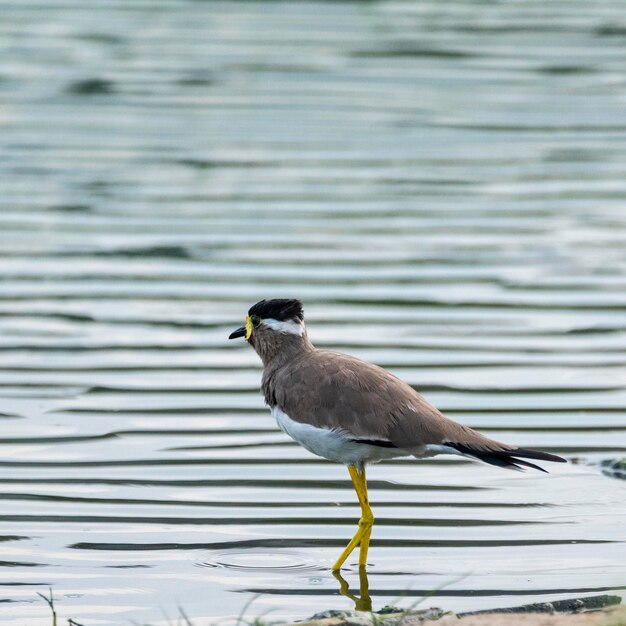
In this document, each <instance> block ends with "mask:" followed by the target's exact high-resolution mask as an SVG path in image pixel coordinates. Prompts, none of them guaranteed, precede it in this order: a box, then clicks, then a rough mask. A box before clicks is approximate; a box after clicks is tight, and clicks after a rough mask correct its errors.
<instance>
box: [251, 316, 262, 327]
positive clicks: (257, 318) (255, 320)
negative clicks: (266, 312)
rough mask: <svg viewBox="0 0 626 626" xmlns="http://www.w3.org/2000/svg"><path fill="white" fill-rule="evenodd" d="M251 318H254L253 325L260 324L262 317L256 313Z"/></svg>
mask: <svg viewBox="0 0 626 626" xmlns="http://www.w3.org/2000/svg"><path fill="white" fill-rule="evenodd" d="M250 319H251V320H252V325H253V326H258V325H259V324H260V323H261V318H260V317H258V316H256V315H253V316H252V317H251V318H250Z"/></svg>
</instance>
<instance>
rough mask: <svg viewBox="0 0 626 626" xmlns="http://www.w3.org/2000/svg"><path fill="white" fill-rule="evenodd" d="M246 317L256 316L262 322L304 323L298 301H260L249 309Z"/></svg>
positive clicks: (300, 304)
mask: <svg viewBox="0 0 626 626" xmlns="http://www.w3.org/2000/svg"><path fill="white" fill-rule="evenodd" d="M248 315H250V316H252V315H256V316H257V317H260V318H261V319H262V320H264V319H274V320H279V321H281V322H286V321H288V320H297V321H298V322H303V321H304V311H303V310H302V302H300V300H286V299H282V300H261V301H260V302H257V303H256V304H255V305H254V306H252V307H250V310H249V311H248Z"/></svg>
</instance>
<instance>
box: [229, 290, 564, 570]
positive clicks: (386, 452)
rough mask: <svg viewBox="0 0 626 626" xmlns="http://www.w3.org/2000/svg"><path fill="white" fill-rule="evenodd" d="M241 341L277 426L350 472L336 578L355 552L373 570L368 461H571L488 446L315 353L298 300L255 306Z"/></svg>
mask: <svg viewBox="0 0 626 626" xmlns="http://www.w3.org/2000/svg"><path fill="white" fill-rule="evenodd" d="M238 337H245V339H246V341H248V343H249V344H250V345H251V346H252V347H253V348H254V349H255V351H256V352H257V354H258V355H259V356H260V357H261V361H262V362H263V376H262V380H261V388H262V391H263V395H264V396H265V402H266V403H267V404H268V406H269V407H270V409H271V411H272V415H273V416H274V417H275V419H276V421H277V423H278V426H279V427H280V428H281V429H282V430H283V431H284V432H285V433H287V435H289V436H290V437H291V438H292V439H294V440H295V441H297V442H298V443H299V444H300V445H301V446H303V447H304V448H306V449H307V450H309V451H310V452H312V453H313V454H317V455H318V456H321V457H323V458H325V459H328V460H329V461H335V462H337V463H343V464H344V465H347V467H348V472H349V473H350V478H351V479H352V483H353V485H354V489H355V491H356V495H357V497H358V499H359V504H360V505H361V519H360V520H359V525H358V529H357V531H356V534H355V535H354V537H352V539H351V540H350V542H349V543H348V545H347V546H346V548H345V550H344V551H343V552H342V553H341V556H340V557H339V558H338V559H337V562H336V563H335V564H334V565H333V567H332V569H333V571H339V570H340V569H341V567H342V565H343V564H344V563H345V561H346V559H347V558H348V557H349V556H350V554H351V553H352V551H353V550H354V549H355V548H356V546H358V545H360V551H359V566H364V565H365V564H366V560H367V552H368V548H369V543H370V536H371V531H372V525H373V523H374V515H373V514H372V509H371V508H370V505H369V500H368V495H367V482H366V478H365V468H366V466H367V465H368V464H369V463H377V462H379V461H382V460H384V459H392V458H396V457H406V456H413V457H416V458H425V457H432V456H435V455H438V454H456V455H461V456H464V457H469V458H471V459H478V460H480V461H484V462H485V463H489V464H491V465H497V466H499V467H505V468H510V469H515V470H523V469H524V468H532V469H536V470H540V471H543V472H545V471H546V470H544V469H543V468H542V467H539V466H538V465H536V464H534V463H531V462H530V461H528V460H525V459H532V460H539V461H553V462H556V463H564V462H565V459H563V458H561V457H559V456H556V455H554V454H548V453H546V452H539V451H537V450H529V449H526V448H518V447H517V446H511V445H507V444H505V443H501V442H499V441H495V440H493V439H489V438H487V437H485V436H484V435H482V434H480V433H479V432H477V431H475V430H473V429H471V428H469V427H467V426H464V425H463V424H459V423H457V422H455V421H453V420H451V419H450V418H448V417H446V416H445V415H443V413H441V412H440V411H439V410H437V409H436V408H435V407H434V406H432V405H431V404H429V403H428V402H427V401H426V400H425V399H424V398H423V397H422V396H421V395H420V394H419V393H417V391H415V390H414V389H413V388H412V387H411V386H409V385H408V384H407V383H405V382H404V381H402V380H401V379H399V378H397V377H396V376H394V375H393V374H391V373H390V372H388V371H387V370H385V369H383V368H381V367H378V366H377V365H373V364H371V363H367V362H366V361H362V360H360V359H357V358H355V357H352V356H348V355H347V354H342V353H340V352H333V351H331V350H322V349H318V348H316V347H315V346H314V345H313V344H312V343H311V341H310V340H309V337H308V334H307V330H306V327H305V324H304V313H303V308H302V303H301V302H300V301H299V300H289V299H281V300H261V301H260V302H257V303H256V304H255V305H254V306H253V307H251V308H250V310H249V311H248V315H247V316H246V323H245V326H242V327H241V328H238V329H237V330H235V331H234V332H233V333H231V335H230V336H229V339H236V338H238Z"/></svg>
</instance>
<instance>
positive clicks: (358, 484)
mask: <svg viewBox="0 0 626 626" xmlns="http://www.w3.org/2000/svg"><path fill="white" fill-rule="evenodd" d="M348 471H349V472H350V478H352V484H353V485H354V490H355V491H356V495H357V497H358V499H359V504H360V505H361V519H360V520H359V528H358V530H357V531H356V533H355V535H354V537H352V539H351V540H350V543H349V544H348V545H347V546H346V549H345V550H344V551H343V552H342V553H341V556H340V557H339V558H338V559H337V562H336V563H335V564H334V565H333V572H336V571H338V570H340V569H341V566H342V565H343V564H344V563H345V560H346V559H347V558H348V557H349V556H350V554H352V551H353V550H354V548H356V547H357V546H358V545H359V543H360V544H361V549H360V552H359V565H360V566H362V565H365V563H366V561H367V551H368V549H369V545H370V536H371V534H372V525H373V524H374V514H373V513H372V509H371V508H370V504H369V500H368V499H367V481H366V479H365V468H363V469H362V470H361V471H359V470H358V469H357V467H356V465H349V466H348Z"/></svg>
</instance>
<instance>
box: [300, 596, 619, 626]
mask: <svg viewBox="0 0 626 626" xmlns="http://www.w3.org/2000/svg"><path fill="white" fill-rule="evenodd" d="M434 621H436V622H437V624H438V625H440V626H453V625H454V626H624V625H626V607H624V606H623V605H622V604H621V598H620V597H619V596H609V595H604V596H592V597H588V598H577V599H575V600H561V601H557V602H546V603H540V604H527V605H523V606H519V607H513V608H506V609H494V610H493V611H478V612H474V613H459V614H455V613H446V612H444V611H442V610H441V609H437V608H431V609H425V610H420V611H397V610H394V609H393V608H390V607H386V608H385V609H383V610H381V611H378V612H367V611H325V612H323V613H318V614H316V615H314V616H312V617H311V618H310V619H308V620H305V621H303V622H298V623H297V625H296V624H294V625H292V626H417V625H418V624H423V623H426V622H434Z"/></svg>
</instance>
